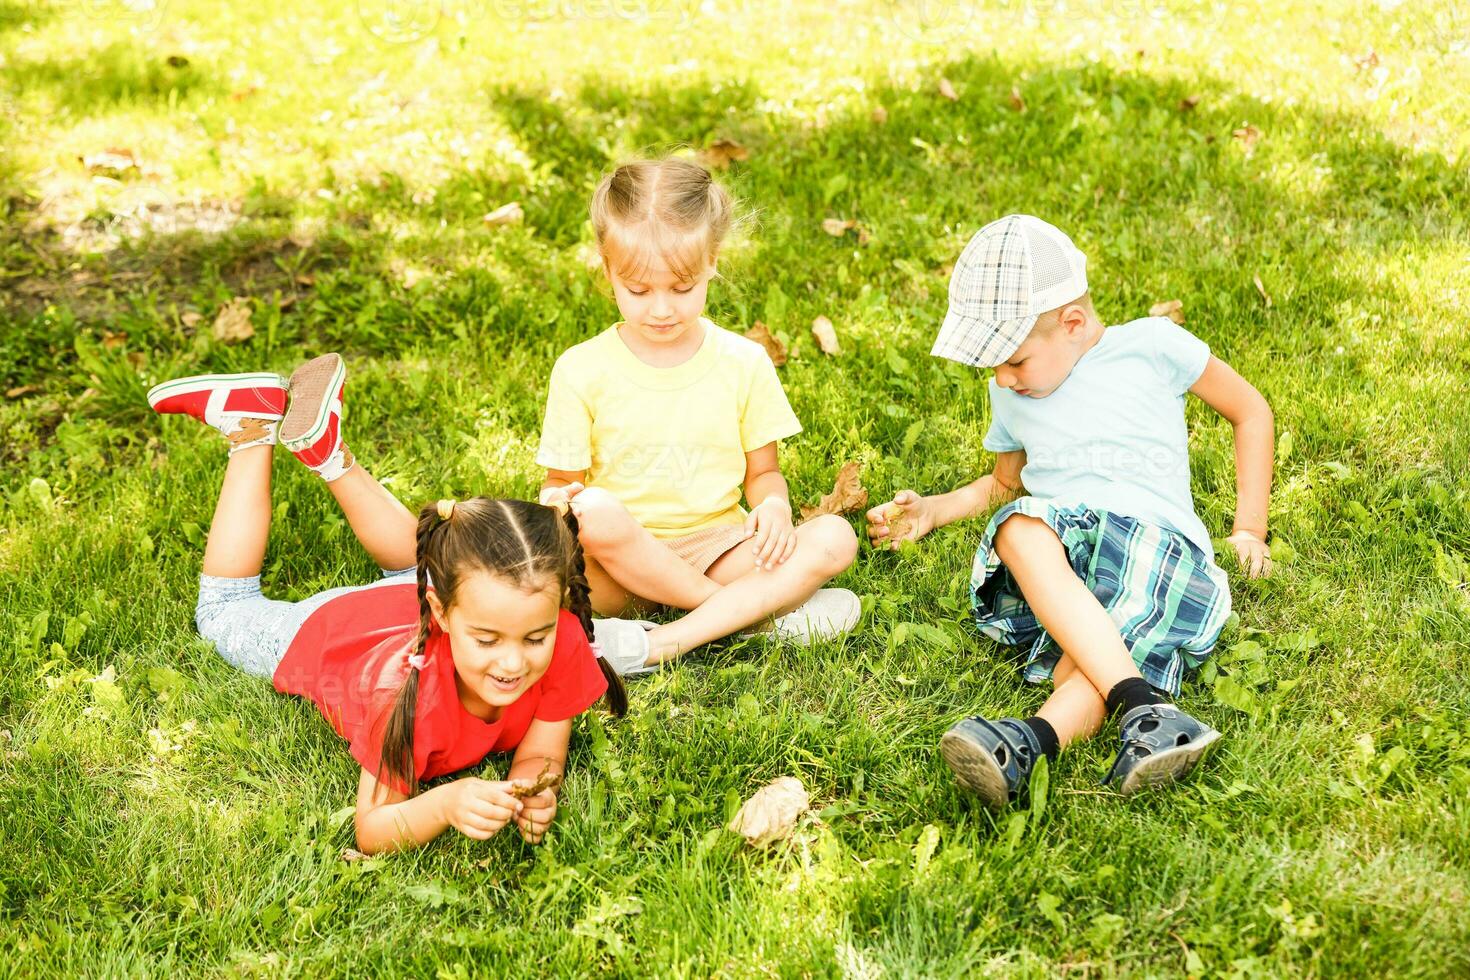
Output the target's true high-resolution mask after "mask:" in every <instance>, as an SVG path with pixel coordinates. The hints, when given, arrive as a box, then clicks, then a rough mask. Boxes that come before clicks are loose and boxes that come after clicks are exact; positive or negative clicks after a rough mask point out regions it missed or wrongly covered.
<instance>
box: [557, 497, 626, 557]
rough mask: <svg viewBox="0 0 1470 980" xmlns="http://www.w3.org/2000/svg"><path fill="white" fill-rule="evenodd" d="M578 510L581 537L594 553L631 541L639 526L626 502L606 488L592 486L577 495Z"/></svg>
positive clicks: (586, 546) (589, 550)
mask: <svg viewBox="0 0 1470 980" xmlns="http://www.w3.org/2000/svg"><path fill="white" fill-rule="evenodd" d="M573 502H574V503H575V504H576V509H577V525H578V528H579V531H578V534H577V536H578V538H579V539H580V540H581V542H582V547H583V548H584V549H586V550H587V551H588V552H590V553H592V554H597V553H598V552H599V551H605V550H606V549H609V548H616V547H618V546H619V545H622V544H624V543H626V542H627V540H628V538H629V536H630V535H631V534H632V533H633V531H634V530H635V529H636V528H637V526H638V525H637V522H635V521H634V520H633V515H632V514H630V513H628V508H626V507H624V506H623V502H622V501H620V500H619V499H618V498H617V497H614V496H613V495H612V494H610V493H608V492H607V491H606V490H603V489H600V488H598V487H592V488H590V489H587V490H583V491H582V492H581V493H579V494H577V496H576V497H574V498H573Z"/></svg>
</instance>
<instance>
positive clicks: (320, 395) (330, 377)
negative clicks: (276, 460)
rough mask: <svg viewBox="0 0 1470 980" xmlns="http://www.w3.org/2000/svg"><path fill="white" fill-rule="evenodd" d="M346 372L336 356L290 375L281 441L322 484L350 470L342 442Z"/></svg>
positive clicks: (311, 362)
mask: <svg viewBox="0 0 1470 980" xmlns="http://www.w3.org/2000/svg"><path fill="white" fill-rule="evenodd" d="M346 380H347V368H346V367H345V366H344V365H343V364H342V358H341V356H340V355H338V354H323V355H322V356H321V357H317V358H313V359H312V360H309V361H307V362H306V363H305V364H303V365H301V366H300V367H299V368H297V369H296V370H295V371H292V372H291V382H290V384H291V407H290V409H289V410H288V411H287V412H286V417H285V419H284V420H283V421H282V422H281V441H282V442H284V443H285V444H286V448H287V449H289V450H291V452H293V453H295V454H296V458H297V459H299V460H301V462H303V463H305V464H306V468H307V469H309V470H312V471H313V472H315V473H316V474H317V475H319V476H320V477H321V478H322V479H323V480H326V481H327V482H329V483H330V482H331V481H333V480H335V479H337V478H338V477H339V476H341V475H342V474H343V473H346V472H347V471H348V470H350V469H352V462H353V460H352V453H351V452H350V451H349V450H348V449H347V446H346V445H344V444H343V442H342V386H343V384H344V383H345V382H346Z"/></svg>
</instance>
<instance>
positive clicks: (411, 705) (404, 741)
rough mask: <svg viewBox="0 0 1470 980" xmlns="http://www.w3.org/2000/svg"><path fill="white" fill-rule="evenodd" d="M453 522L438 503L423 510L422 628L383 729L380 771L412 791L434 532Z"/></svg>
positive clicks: (420, 538)
mask: <svg viewBox="0 0 1470 980" xmlns="http://www.w3.org/2000/svg"><path fill="white" fill-rule="evenodd" d="M447 523H449V522H448V521H446V520H444V519H443V518H442V517H440V516H439V512H438V510H437V509H436V508H435V507H432V506H430V507H425V508H424V509H423V511H422V512H421V513H420V514H419V523H418V534H417V539H416V540H417V548H416V552H417V555H418V569H417V575H418V589H419V631H418V635H417V636H416V637H414V645H413V652H412V653H411V654H410V655H409V664H410V666H409V670H408V676H407V677H406V678H405V679H404V681H403V685H402V686H401V687H400V688H399V689H398V694H397V696H395V697H394V699H393V708H392V711H391V712H390V714H389V715H388V724H387V725H386V726H385V727H384V729H383V752H382V755H381V756H380V757H379V761H378V767H379V769H378V771H379V772H380V773H387V774H388V775H390V776H392V777H394V778H396V779H398V780H399V781H400V782H402V783H403V784H404V785H406V786H407V787H408V795H409V796H415V795H417V794H418V791H419V780H418V772H417V767H416V766H415V765H414V761H413V729H414V721H415V714H416V712H417V709H418V703H419V668H417V667H415V666H413V664H414V663H423V656H424V651H425V650H426V649H427V648H428V643H429V631H430V629H431V628H432V627H433V622H434V620H433V614H432V612H431V610H430V608H429V555H430V549H431V548H432V547H433V545H434V538H435V534H434V532H435V531H437V530H438V529H439V528H440V527H441V526H443V525H445V524H447Z"/></svg>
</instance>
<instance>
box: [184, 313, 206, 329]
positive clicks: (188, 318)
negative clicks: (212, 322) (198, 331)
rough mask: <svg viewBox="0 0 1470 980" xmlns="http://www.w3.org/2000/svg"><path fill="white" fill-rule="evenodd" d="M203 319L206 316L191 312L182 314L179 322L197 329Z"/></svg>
mask: <svg viewBox="0 0 1470 980" xmlns="http://www.w3.org/2000/svg"><path fill="white" fill-rule="evenodd" d="M203 319H204V314H202V313H195V312H194V311H193V310H190V311H189V312H188V313H185V314H182V315H181V316H180V317H179V322H180V323H182V324H183V325H184V326H186V327H197V326H199V323H200V321H202V320H203Z"/></svg>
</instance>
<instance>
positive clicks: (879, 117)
mask: <svg viewBox="0 0 1470 980" xmlns="http://www.w3.org/2000/svg"><path fill="white" fill-rule="evenodd" d="M873 122H875V123H877V124H878V125H879V126H882V125H883V124H884V123H886V122H888V110H887V109H885V108H883V106H881V105H879V106H874V107H873Z"/></svg>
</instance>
